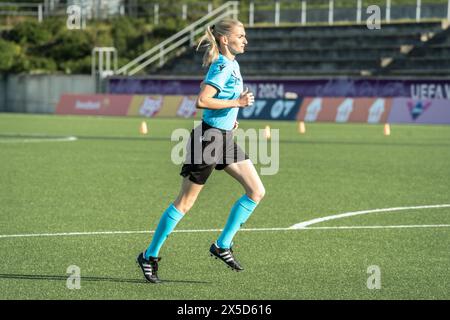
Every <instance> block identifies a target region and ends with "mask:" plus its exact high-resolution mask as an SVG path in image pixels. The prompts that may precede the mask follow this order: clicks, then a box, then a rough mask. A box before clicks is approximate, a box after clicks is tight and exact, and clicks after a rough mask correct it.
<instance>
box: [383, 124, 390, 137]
mask: <svg viewBox="0 0 450 320" xmlns="http://www.w3.org/2000/svg"><path fill="white" fill-rule="evenodd" d="M384 135H385V136H390V135H391V126H390V125H389V123H386V124H385V125H384Z"/></svg>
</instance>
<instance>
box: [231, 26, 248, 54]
mask: <svg viewBox="0 0 450 320" xmlns="http://www.w3.org/2000/svg"><path fill="white" fill-rule="evenodd" d="M227 39H228V49H229V50H230V52H231V53H232V54H233V55H237V54H240V53H244V51H245V46H246V45H247V43H248V42H247V38H246V37H245V29H244V27H243V26H234V27H233V28H232V29H231V32H230V34H229V35H228V36H227Z"/></svg>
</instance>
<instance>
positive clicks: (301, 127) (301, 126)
mask: <svg viewBox="0 0 450 320" xmlns="http://www.w3.org/2000/svg"><path fill="white" fill-rule="evenodd" d="M298 132H300V133H301V134H305V133H306V127H305V122H303V121H300V122H299V123H298Z"/></svg>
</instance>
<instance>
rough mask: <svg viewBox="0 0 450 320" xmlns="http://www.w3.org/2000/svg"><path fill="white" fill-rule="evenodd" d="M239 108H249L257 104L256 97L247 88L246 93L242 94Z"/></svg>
mask: <svg viewBox="0 0 450 320" xmlns="http://www.w3.org/2000/svg"><path fill="white" fill-rule="evenodd" d="M238 102H239V107H247V106H251V105H253V102H255V97H254V96H253V93H252V92H249V91H248V87H247V88H245V90H244V92H242V93H241V95H240V96H239V99H238Z"/></svg>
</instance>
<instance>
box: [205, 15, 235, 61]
mask: <svg viewBox="0 0 450 320" xmlns="http://www.w3.org/2000/svg"><path fill="white" fill-rule="evenodd" d="M236 25H238V26H243V24H242V22H240V21H238V20H235V19H223V20H221V21H219V22H218V23H217V24H215V25H213V26H212V27H209V26H208V27H207V28H206V31H205V34H204V35H203V37H201V39H200V42H199V43H198V46H197V51H198V49H199V48H200V46H201V45H202V43H203V42H207V44H206V52H205V54H204V55H203V64H202V66H203V67H207V66H209V65H210V64H211V63H213V62H214V61H215V60H217V59H218V58H219V52H220V45H219V36H228V35H229V34H230V33H231V29H232V28H233V27H234V26H236Z"/></svg>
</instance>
